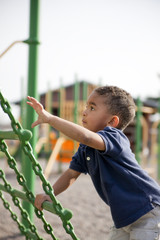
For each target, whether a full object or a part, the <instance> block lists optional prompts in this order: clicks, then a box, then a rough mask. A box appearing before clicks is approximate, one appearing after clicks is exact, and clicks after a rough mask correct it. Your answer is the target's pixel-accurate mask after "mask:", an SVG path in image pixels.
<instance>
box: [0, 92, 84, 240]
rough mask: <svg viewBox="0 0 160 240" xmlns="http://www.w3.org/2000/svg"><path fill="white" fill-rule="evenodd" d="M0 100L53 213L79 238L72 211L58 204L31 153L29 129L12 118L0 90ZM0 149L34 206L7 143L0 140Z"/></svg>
mask: <svg viewBox="0 0 160 240" xmlns="http://www.w3.org/2000/svg"><path fill="white" fill-rule="evenodd" d="M0 101H1V107H2V109H3V111H4V112H5V113H7V114H8V116H9V118H10V120H11V126H12V128H13V131H14V133H15V134H16V135H17V136H18V138H19V140H20V141H21V143H22V149H23V151H24V153H25V154H26V155H27V156H28V158H29V159H30V161H31V163H32V168H33V170H34V172H35V174H36V175H37V176H39V178H40V179H41V181H42V186H43V189H44V191H45V193H46V194H48V195H49V196H50V198H51V200H52V201H53V204H52V206H53V208H54V210H55V213H56V214H57V215H58V216H59V217H60V218H61V220H62V223H63V227H64V229H65V230H66V232H67V233H68V234H70V236H71V237H72V239H73V240H79V239H78V238H77V236H76V235H75V232H74V229H73V226H72V224H71V222H70V219H71V217H72V213H71V212H70V211H69V210H68V209H65V208H63V207H62V205H61V204H60V202H59V201H58V200H57V199H56V197H55V195H54V193H53V188H52V186H51V184H50V183H49V182H48V181H47V180H46V179H45V177H44V175H43V171H42V168H41V166H40V164H39V163H38V161H37V160H36V159H35V157H34V155H33V151H32V148H31V145H30V143H29V140H30V138H31V133H30V131H28V130H24V129H23V128H22V126H21V124H20V123H19V122H18V121H16V120H15V119H14V116H13V114H12V112H11V107H10V105H9V103H8V101H7V100H5V99H4V97H3V96H2V94H1V92H0ZM0 150H1V151H2V152H4V153H5V155H6V156H7V159H8V164H9V166H10V168H12V169H13V170H14V171H15V173H16V175H17V181H18V183H19V184H20V185H21V186H22V187H23V188H24V190H25V192H26V197H27V199H28V200H29V202H30V203H31V204H32V205H33V206H34V200H35V198H34V195H33V193H32V192H31V191H29V189H28V187H27V185H26V180H25V178H24V176H23V175H22V174H21V173H19V171H18V169H17V166H16V161H15V159H14V158H13V157H12V156H11V155H10V154H9V152H8V149H7V145H6V144H5V142H4V141H3V140H1V141H0ZM35 213H36V215H37V217H38V218H40V219H41V220H42V221H43V223H44V229H45V231H46V232H47V233H48V234H50V235H51V236H52V238H53V239H54V240H57V239H56V238H55V236H54V234H53V229H52V227H51V226H50V225H49V224H48V223H47V222H46V220H45V218H44V216H43V213H42V212H41V211H39V210H38V209H36V208H35Z"/></svg>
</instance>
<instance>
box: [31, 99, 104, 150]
mask: <svg viewBox="0 0 160 240" xmlns="http://www.w3.org/2000/svg"><path fill="white" fill-rule="evenodd" d="M28 100H29V102H27V104H28V105H30V106H31V107H33V108H34V109H35V111H36V112H37V114H38V120H37V121H36V122H34V123H33V124H32V127H35V126H37V125H39V124H41V123H48V124H50V125H51V126H52V127H54V128H55V129H57V130H58V131H60V132H62V133H63V134H64V135H66V136H67V137H70V138H72V139H73V140H76V141H78V142H81V143H83V144H85V145H87V146H89V147H92V148H95V149H98V150H101V151H104V150H105V144H104V142H103V139H102V138H101V137H100V136H99V135H98V134H97V133H95V132H92V131H90V130H88V129H86V128H84V127H82V126H79V125H78V124H75V123H72V122H70V121H67V120H64V119H62V118H59V117H57V116H54V115H52V114H50V113H48V112H47V111H45V110H44V108H43V106H42V104H40V103H39V102H38V101H37V100H36V99H35V98H33V97H28Z"/></svg>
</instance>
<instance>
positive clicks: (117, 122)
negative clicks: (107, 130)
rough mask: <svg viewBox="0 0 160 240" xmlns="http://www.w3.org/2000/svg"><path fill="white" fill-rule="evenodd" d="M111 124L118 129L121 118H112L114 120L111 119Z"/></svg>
mask: <svg viewBox="0 0 160 240" xmlns="http://www.w3.org/2000/svg"><path fill="white" fill-rule="evenodd" d="M109 124H110V125H111V126H112V127H114V128H116V127H117V126H118V124H119V117H118V116H116V115H114V116H112V119H111V121H110V122H109Z"/></svg>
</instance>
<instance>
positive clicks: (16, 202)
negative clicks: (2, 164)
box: [0, 169, 43, 240]
mask: <svg viewBox="0 0 160 240" xmlns="http://www.w3.org/2000/svg"><path fill="white" fill-rule="evenodd" d="M0 178H1V179H2V180H3V182H4V187H5V189H6V191H7V192H8V193H10V195H11V196H12V201H13V203H14V205H15V206H16V207H17V208H19V210H20V213H21V216H22V218H23V219H25V220H26V221H27V222H28V224H29V227H30V229H31V232H32V233H31V232H29V231H28V230H26V228H25V227H24V225H22V224H21V223H20V221H19V219H18V217H17V215H16V214H15V213H14V212H13V211H12V209H11V207H10V204H9V203H8V202H7V201H6V200H5V199H4V196H3V194H2V191H0V198H1V199H2V201H3V205H4V207H5V208H6V209H7V210H8V211H9V212H10V213H11V217H12V219H13V220H14V221H15V222H16V223H17V225H18V227H19V230H20V231H21V233H22V234H23V235H25V236H26V239H38V240H43V238H41V237H40V236H39V235H38V233H37V229H36V227H35V226H34V224H32V223H31V221H30V219H29V215H28V213H27V211H26V210H24V209H23V208H22V206H21V203H20V201H19V199H18V198H17V197H15V196H14V195H13V188H12V186H11V185H10V184H9V182H8V181H7V180H6V178H5V174H4V172H3V171H2V169H0ZM34 234H35V235H34Z"/></svg>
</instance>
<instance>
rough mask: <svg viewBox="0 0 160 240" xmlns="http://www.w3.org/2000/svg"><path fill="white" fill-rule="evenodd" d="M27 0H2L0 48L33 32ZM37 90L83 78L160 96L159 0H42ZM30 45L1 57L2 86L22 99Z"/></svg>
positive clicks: (8, 95)
mask: <svg viewBox="0 0 160 240" xmlns="http://www.w3.org/2000/svg"><path fill="white" fill-rule="evenodd" d="M29 4H30V1H29V0H23V1H22V0H14V1H13V0H0V12H1V14H0V35H1V37H0V53H2V52H3V50H5V49H6V48H7V47H8V45H9V44H11V43H12V42H14V41H16V40H25V39H27V38H28V37H29ZM39 40H40V42H41V45H40V47H39V65H38V66H39V67H38V68H39V71H38V91H39V93H41V92H44V91H45V90H47V88H48V85H50V86H51V88H57V87H59V85H60V83H59V82H60V78H62V79H63V82H64V85H66V84H68V83H73V82H74V79H75V74H77V76H78V79H79V80H88V81H91V82H93V83H96V84H98V83H99V81H100V79H101V83H102V84H110V85H117V86H119V87H122V88H124V89H126V90H127V91H129V92H130V93H131V94H132V95H133V96H134V97H137V96H140V97H146V96H155V97H157V96H158V95H160V78H158V74H159V73H160V1H159V0H112V1H110V0H67V1H66V0H41V1H40V23H39ZM27 75H28V46H27V45H26V44H24V43H21V44H17V45H15V46H14V47H13V48H12V49H10V50H9V51H8V52H7V53H6V54H5V55H4V56H3V57H2V58H1V60H0V89H1V90H2V93H3V94H4V95H5V97H6V98H7V99H8V100H9V101H14V100H18V99H20V97H21V92H22V83H21V82H22V80H23V82H24V85H25V86H27Z"/></svg>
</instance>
